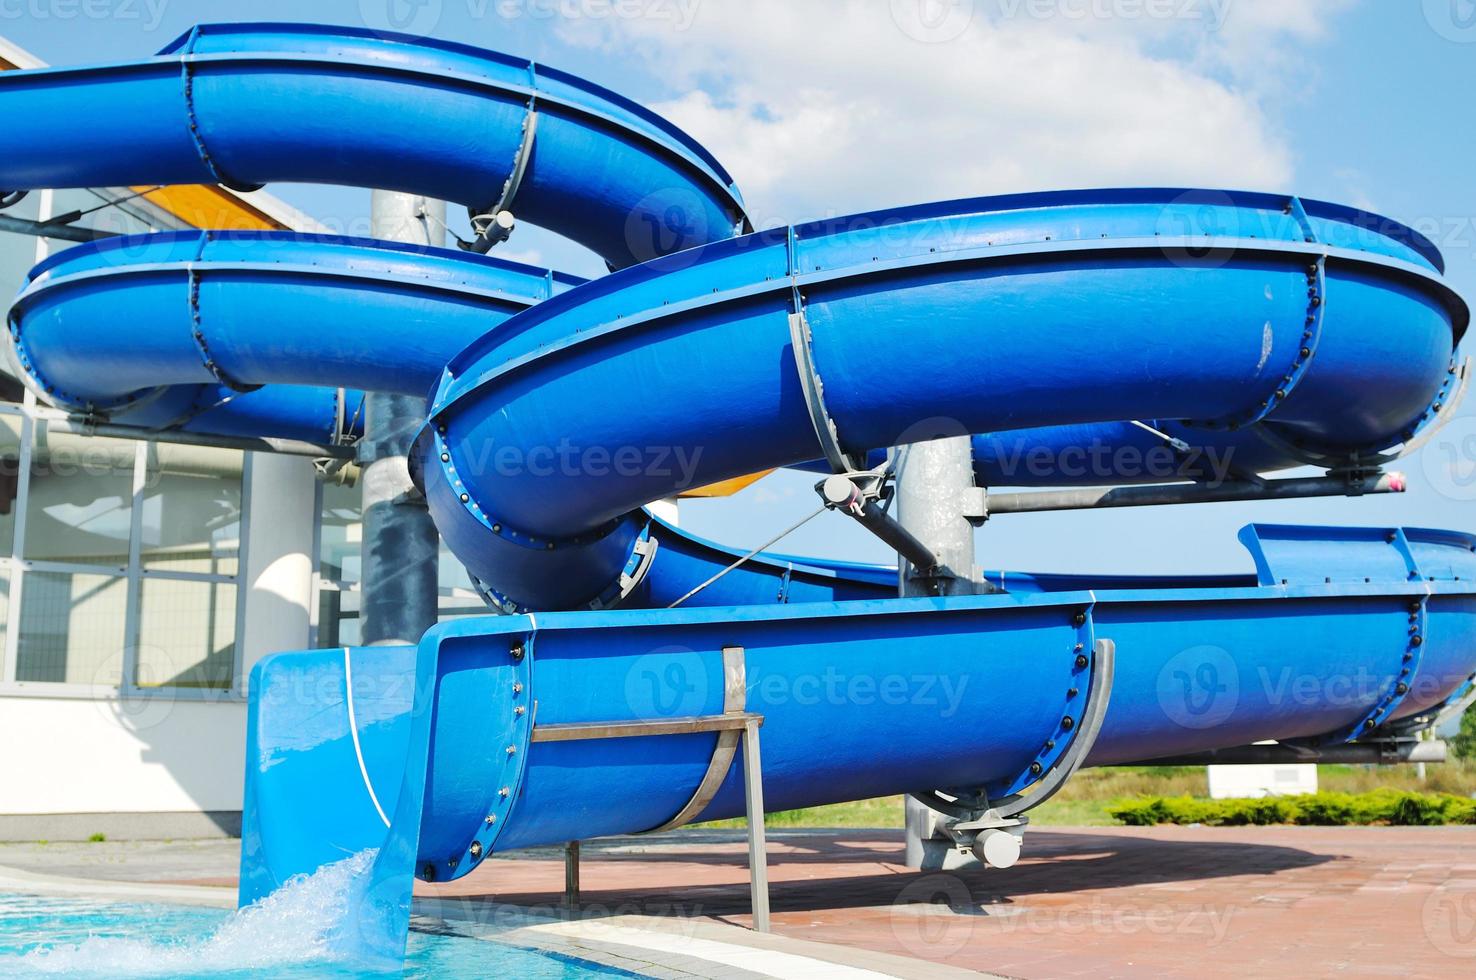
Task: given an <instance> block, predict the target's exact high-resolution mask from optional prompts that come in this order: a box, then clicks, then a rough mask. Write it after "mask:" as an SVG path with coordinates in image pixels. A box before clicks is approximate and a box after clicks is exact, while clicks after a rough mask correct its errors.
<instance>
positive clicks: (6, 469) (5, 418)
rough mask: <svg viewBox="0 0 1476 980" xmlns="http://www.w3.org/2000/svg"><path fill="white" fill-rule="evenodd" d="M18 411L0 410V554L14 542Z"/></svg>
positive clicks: (18, 453) (7, 549) (18, 448)
mask: <svg viewBox="0 0 1476 980" xmlns="http://www.w3.org/2000/svg"><path fill="white" fill-rule="evenodd" d="M23 424H24V420H23V419H22V418H21V417H20V416H19V415H11V414H9V413H0V557H8V556H9V555H10V553H11V547H12V546H13V545H14V543H15V498H16V495H17V494H18V493H20V444H21V431H22V429H21V426H22V425H23Z"/></svg>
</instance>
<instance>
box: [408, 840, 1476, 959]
mask: <svg viewBox="0 0 1476 980" xmlns="http://www.w3.org/2000/svg"><path fill="white" fill-rule="evenodd" d="M770 855H771V857H770V864H771V869H770V877H771V881H772V885H773V887H772V897H773V907H774V925H775V929H776V930H777V931H779V932H781V933H784V934H788V935H791V936H796V937H800V938H804V939H811V940H817V941H821V942H828V943H839V944H843V945H849V946H855V947H862V948H869V949H878V950H885V951H888V952H893V953H900V954H904V955H907V956H913V957H918V958H921V959H925V960H933V961H941V962H947V963H949V964H952V965H954V966H961V967H968V968H971V969H975V970H981V971H986V972H992V973H1000V974H1005V975H1009V976H1020V977H1060V976H1085V975H1091V976H1114V977H1139V976H1141V977H1163V976H1178V977H1194V978H1196V980H1205V978H1211V977H1222V976H1223V977H1230V976H1235V977H1246V976H1298V977H1321V976H1332V975H1337V976H1399V977H1460V976H1467V977H1469V976H1476V831H1473V830H1471V829H1468V828H1454V827H1432V828H1347V827H1337V828H1293V827H1272V828H1264V827H1248V828H1179V827H1171V828H1155V829H1151V830H1145V829H1137V828H1111V829H1096V828H1092V829H1083V830H1064V829H1051V830H1047V829H1040V830H1032V831H1031V832H1030V835H1029V837H1028V838H1027V843H1026V850H1025V855H1026V856H1025V857H1024V858H1023V859H1022V860H1021V862H1020V864H1019V865H1018V866H1016V867H1015V868H1013V869H1011V870H1009V871H982V870H970V871H966V872H962V873H950V874H940V873H919V872H911V871H908V870H907V869H905V868H903V867H901V866H900V865H899V864H898V863H897V862H898V860H899V858H900V855H901V837H900V833H893V832H886V831H847V832H840V833H827V834H794V833H790V834H785V835H782V836H780V837H778V838H777V839H775V840H774V841H771V846H770ZM745 862H746V851H745V848H744V845H743V844H742V843H740V842H736V841H732V840H731V839H729V840H724V841H717V842H715V841H702V842H697V841H692V840H683V839H682V838H681V837H673V838H653V839H650V840H649V841H641V842H640V843H637V844H634V845H632V844H630V843H629V842H626V843H623V844H621V845H619V846H616V847H612V848H607V849H596V848H592V847H591V846H590V845H586V851H585V855H584V861H583V900H584V901H583V905H584V908H585V910H586V912H587V913H595V914H599V913H602V912H643V913H646V914H655V915H671V914H680V915H702V916H711V917H713V918H717V919H720V920H723V921H728V922H734V923H742V924H747V922H748V892H747V873H746V863H745ZM563 874H564V872H563V865H562V862H561V860H560V859H559V857H558V856H557V855H553V854H544V855H540V856H537V857H534V858H526V857H525V858H515V859H502V860H493V861H490V862H488V863H487V864H486V865H484V866H483V867H482V868H481V869H479V870H478V871H477V872H476V873H474V874H472V875H470V876H468V877H467V878H464V879H462V880H461V881H458V882H455V883H452V884H448V885H443V886H431V887H428V888H426V889H425V892H426V895H427V896H430V895H437V896H442V897H446V898H452V897H460V896H483V897H488V898H495V899H496V900H497V901H500V902H508V903H514V904H519V905H529V906H544V907H548V906H557V905H558V903H559V902H560V900H561V893H562V889H563Z"/></svg>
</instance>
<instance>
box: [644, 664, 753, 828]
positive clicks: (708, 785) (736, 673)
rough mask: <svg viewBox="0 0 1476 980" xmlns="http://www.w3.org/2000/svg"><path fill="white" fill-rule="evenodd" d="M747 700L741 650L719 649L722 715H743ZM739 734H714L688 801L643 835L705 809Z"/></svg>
mask: <svg viewBox="0 0 1476 980" xmlns="http://www.w3.org/2000/svg"><path fill="white" fill-rule="evenodd" d="M747 701H748V671H747V667H746V665H745V662H744V655H743V648H742V647H723V714H724V715H732V716H735V717H736V716H742V715H744V709H745V705H746V703H747ZM742 735H743V730H742V729H735V728H729V729H725V730H723V731H721V732H718V738H717V745H715V746H714V747H713V750H712V759H711V760H709V762H708V764H707V772H705V773H703V775H702V780H701V781H700V782H699V783H698V784H697V789H696V791H695V792H694V793H693V794H692V798H691V799H690V800H688V801H687V804H686V805H685V806H683V807H682V808H681V809H680V810H678V811H677V814H676V816H674V817H672V818H671V819H670V820H668V821H666V823H664V824H662V825H661V826H659V827H656V828H655V829H653V830H650V831H647V833H652V834H659V833H661V832H662V831H663V830H675V829H676V828H678V827H680V826H682V825H683V824H688V823H691V822H692V821H693V820H695V819H697V817H698V816H699V815H701V813H702V811H703V810H705V809H707V805H708V804H709V803H711V802H712V798H713V797H714V796H716V795H717V791H718V788H719V787H721V786H722V785H723V780H724V779H726V778H727V776H728V770H729V769H730V768H732V765H733V755H734V753H736V752H737V751H738V740H739V738H740V737H741V736H742Z"/></svg>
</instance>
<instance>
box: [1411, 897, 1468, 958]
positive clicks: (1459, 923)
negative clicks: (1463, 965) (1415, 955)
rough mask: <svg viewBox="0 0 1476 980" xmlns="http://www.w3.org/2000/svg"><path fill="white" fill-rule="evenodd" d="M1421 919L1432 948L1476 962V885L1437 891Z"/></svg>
mask: <svg viewBox="0 0 1476 980" xmlns="http://www.w3.org/2000/svg"><path fill="white" fill-rule="evenodd" d="M1420 918H1421V922H1422V924H1423V925H1424V927H1425V936H1426V937H1427V938H1428V939H1429V940H1430V945H1432V946H1434V947H1435V948H1436V949H1438V950H1440V952H1442V953H1444V954H1445V955H1446V956H1452V957H1457V958H1460V959H1476V881H1451V882H1446V883H1445V884H1444V885H1442V886H1441V887H1439V888H1437V889H1435V890H1434V891H1433V892H1431V893H1430V895H1429V897H1428V898H1426V899H1425V907H1424V909H1423V911H1422V913H1421V916H1420Z"/></svg>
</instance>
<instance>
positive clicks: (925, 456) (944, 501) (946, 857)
mask: <svg viewBox="0 0 1476 980" xmlns="http://www.w3.org/2000/svg"><path fill="white" fill-rule="evenodd" d="M896 453H897V455H896V465H897V482H896V491H895V492H896V500H895V502H894V505H895V507H896V509H897V520H898V521H899V522H900V523H901V525H902V526H903V527H904V528H906V529H907V530H908V531H909V532H911V533H912V535H913V536H914V537H916V538H917V539H918V540H919V541H921V542H922V543H923V544H924V545H926V546H927V547H928V548H929V549H930V550H931V551H932V552H933V554H934V555H936V556H937V557H938V565H939V567H938V570H937V572H936V573H935V574H933V575H930V576H927V577H921V576H920V575H919V572H918V570H917V569H915V568H913V567H912V566H911V565H909V564H908V562H907V561H906V559H899V561H898V567H899V572H900V575H899V582H900V592H901V595H903V596H904V597H906V596H953V595H972V594H973V593H974V591H975V572H974V526H973V525H972V524H970V523H969V521H968V519H967V518H966V517H964V510H965V502H966V501H967V499H968V495H969V493H970V491H971V490H972V489H973V486H974V455H973V446H972V440H971V439H970V438H969V437H968V436H966V435H962V436H950V437H948V438H945V439H937V440H933V441H931V442H918V443H913V444H911V445H907V446H901V447H899V448H898V449H897V451H896ZM903 805H904V806H905V807H906V814H905V816H906V827H907V842H906V853H905V857H904V862H905V864H906V865H907V866H908V867H909V868H924V867H925V868H934V869H937V868H944V867H957V866H960V865H963V864H973V863H976V862H977V859H976V858H974V857H972V856H971V855H968V854H966V853H964V852H960V851H959V850H958V848H957V847H956V846H955V844H954V842H953V839H952V838H950V837H948V836H946V835H942V834H940V832H939V831H938V829H937V820H938V814H937V813H936V812H934V811H933V810H931V809H929V808H928V807H926V806H924V805H923V804H922V803H919V802H918V801H917V800H915V799H913V798H912V797H911V796H908V797H906V798H905V800H904V803H903Z"/></svg>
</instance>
